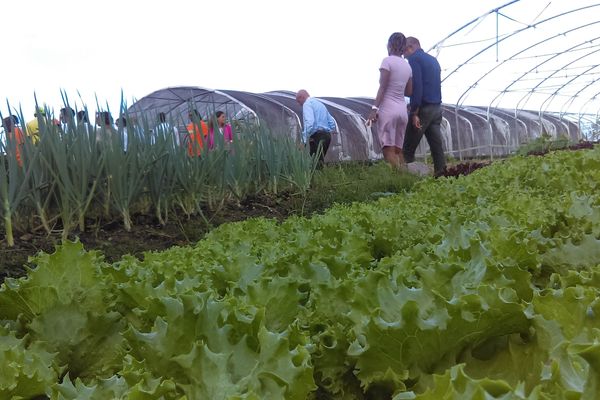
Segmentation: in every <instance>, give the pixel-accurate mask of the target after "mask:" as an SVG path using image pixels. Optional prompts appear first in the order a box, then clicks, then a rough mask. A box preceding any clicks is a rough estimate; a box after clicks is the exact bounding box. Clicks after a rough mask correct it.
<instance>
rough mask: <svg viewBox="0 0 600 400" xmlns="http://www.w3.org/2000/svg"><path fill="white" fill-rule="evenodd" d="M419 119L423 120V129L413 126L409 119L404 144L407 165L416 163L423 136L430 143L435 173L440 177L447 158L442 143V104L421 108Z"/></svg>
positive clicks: (403, 149) (403, 150)
mask: <svg viewBox="0 0 600 400" xmlns="http://www.w3.org/2000/svg"><path fill="white" fill-rule="evenodd" d="M419 119H420V120H421V129H417V128H415V127H414V126H413V124H412V121H411V119H410V118H409V121H408V125H407V126H406V134H405V135H404V144H403V145H402V152H403V153H404V159H405V160H406V162H407V163H410V162H413V161H415V151H417V146H419V143H420V142H421V139H422V138H423V135H425V139H427V143H429V148H430V149H431V158H433V171H434V174H435V175H439V174H441V173H443V172H444V170H445V169H446V157H445V156H444V145H443V142H442V131H441V128H440V126H441V124H442V106H441V105H440V104H427V105H425V106H422V107H420V109H419Z"/></svg>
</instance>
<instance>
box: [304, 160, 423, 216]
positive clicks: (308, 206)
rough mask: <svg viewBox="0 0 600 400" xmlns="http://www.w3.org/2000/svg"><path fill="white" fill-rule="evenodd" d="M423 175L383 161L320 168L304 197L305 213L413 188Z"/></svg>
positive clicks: (331, 165) (370, 199)
mask: <svg viewBox="0 0 600 400" xmlns="http://www.w3.org/2000/svg"><path fill="white" fill-rule="evenodd" d="M421 179H423V178H422V177H418V176H416V175H413V174H410V173H406V172H399V171H395V170H393V169H392V168H391V167H390V166H389V165H388V164H387V163H385V162H383V161H379V162H375V163H372V164H371V163H364V162H363V163H360V162H349V163H340V164H330V165H327V166H325V167H324V168H323V169H322V170H319V171H317V172H316V174H315V176H314V178H313V182H312V185H311V188H310V189H309V191H308V192H307V194H306V199H305V201H304V214H310V213H312V212H319V211H321V210H323V209H326V208H328V207H331V206H332V205H333V204H336V203H340V204H349V203H353V202H357V201H360V202H364V201H372V200H376V199H377V198H379V197H382V196H387V195H390V194H395V193H402V192H406V191H409V190H411V188H412V186H413V185H414V184H415V183H416V182H417V181H419V180H421Z"/></svg>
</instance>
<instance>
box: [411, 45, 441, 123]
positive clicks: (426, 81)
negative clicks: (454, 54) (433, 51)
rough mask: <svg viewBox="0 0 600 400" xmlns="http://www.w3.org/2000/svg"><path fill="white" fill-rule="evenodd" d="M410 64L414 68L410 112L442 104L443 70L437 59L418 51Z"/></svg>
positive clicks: (413, 55)
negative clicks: (425, 106)
mask: <svg viewBox="0 0 600 400" xmlns="http://www.w3.org/2000/svg"><path fill="white" fill-rule="evenodd" d="M408 63H409V64H410V67H411V68H412V79H413V93H412V96H410V111H411V112H415V111H416V110H417V109H418V108H419V107H421V106H423V105H426V104H441V103H442V80H441V74H442V69H441V68H440V63H438V61H437V60H436V58H435V57H433V56H431V55H429V54H427V53H425V52H424V51H423V49H418V50H416V51H415V52H414V53H413V54H412V55H411V56H410V57H408Z"/></svg>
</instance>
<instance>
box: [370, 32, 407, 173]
mask: <svg viewBox="0 0 600 400" xmlns="http://www.w3.org/2000/svg"><path fill="white" fill-rule="evenodd" d="M405 46H406V38H405V37H404V35H403V34H402V33H399V32H395V33H393V34H392V35H391V36H390V38H389V40H388V45H387V49H388V56H387V57H386V58H384V59H383V61H382V62H381V66H380V67H379V90H377V96H376V97H375V102H374V103H373V107H371V108H372V109H371V113H370V114H369V118H368V120H369V121H372V122H377V136H378V137H379V142H380V144H381V148H382V150H383V158H384V159H385V160H386V161H387V162H388V163H390V164H391V165H392V166H394V167H396V168H401V167H404V166H405V162H404V157H403V155H402V143H403V142H404V132H405V131H406V124H407V123H408V113H407V109H406V101H405V99H404V97H405V96H410V95H411V94H412V70H411V68H410V65H409V64H408V62H407V61H406V60H405V59H404V58H402V54H403V52H404V48H405Z"/></svg>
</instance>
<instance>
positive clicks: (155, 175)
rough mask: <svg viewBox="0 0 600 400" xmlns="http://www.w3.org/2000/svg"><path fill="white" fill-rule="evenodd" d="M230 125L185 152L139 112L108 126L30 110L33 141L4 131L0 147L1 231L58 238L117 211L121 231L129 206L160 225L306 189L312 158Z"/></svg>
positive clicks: (9, 235)
mask: <svg viewBox="0 0 600 400" xmlns="http://www.w3.org/2000/svg"><path fill="white" fill-rule="evenodd" d="M236 128H237V129H236V132H235V138H234V140H233V142H231V143H229V142H227V143H225V142H224V139H223V136H222V135H215V139H214V141H215V143H214V146H213V148H212V149H209V146H208V143H205V144H204V146H203V148H202V151H201V153H200V154H199V156H190V155H189V153H188V148H187V145H186V144H179V143H178V140H176V138H175V137H174V134H173V132H169V131H166V130H165V128H161V127H160V126H159V127H158V128H153V127H150V126H149V124H148V123H147V121H146V119H145V118H143V116H142V117H141V118H138V121H137V123H131V122H130V123H129V125H128V126H127V127H126V129H119V130H118V131H117V130H114V129H112V128H106V127H100V126H94V127H92V126H90V125H86V124H75V123H68V124H66V125H64V126H63V127H61V126H60V125H56V124H54V123H51V119H45V118H41V117H39V129H40V132H39V138H40V139H39V141H36V142H35V143H34V141H33V140H32V138H31V137H29V136H27V135H25V137H24V138H23V139H22V140H21V141H19V140H17V139H16V138H14V137H11V136H10V135H8V136H7V140H6V143H5V144H3V148H2V149H0V157H1V158H0V204H1V206H0V215H1V216H2V223H0V224H1V225H3V228H4V231H5V239H6V240H7V241H8V243H9V245H12V243H13V230H17V231H18V232H30V231H33V230H36V229H44V230H46V231H47V232H48V233H50V232H52V231H56V230H59V231H61V232H62V236H63V238H67V237H69V233H70V232H72V231H73V230H80V231H84V230H85V229H86V221H90V220H91V221H95V220H98V219H103V220H105V221H112V220H114V219H117V218H120V219H121V220H122V221H123V225H124V227H125V229H127V230H129V229H130V227H131V224H132V215H134V214H137V213H140V214H146V215H153V216H155V217H156V218H157V219H158V221H160V222H161V223H163V224H164V223H165V221H167V219H168V218H169V216H170V215H172V214H173V213H178V214H184V215H186V216H188V217H190V216H192V215H200V216H204V213H205V212H206V210H215V209H218V208H219V207H220V206H222V205H223V204H224V202H226V201H239V200H241V199H243V198H245V197H247V196H251V195H256V194H259V193H274V194H277V193H279V192H281V191H292V192H303V191H305V190H306V189H307V188H308V187H309V185H310V181H311V179H312V175H313V173H314V163H313V159H312V158H311V157H310V156H309V154H308V152H307V151H305V150H303V149H302V150H301V149H299V148H298V147H297V145H296V143H295V142H294V141H293V140H292V139H291V138H290V137H289V135H287V134H280V135H276V134H271V133H269V132H267V131H265V130H264V129H263V128H261V127H259V126H256V125H252V124H243V123H241V124H238V125H237V126H236ZM204 140H205V141H206V140H207V139H206V138H205V139H204ZM196 145H198V144H196ZM2 153H4V155H3V156H2V155H1V154H2Z"/></svg>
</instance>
